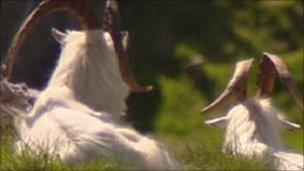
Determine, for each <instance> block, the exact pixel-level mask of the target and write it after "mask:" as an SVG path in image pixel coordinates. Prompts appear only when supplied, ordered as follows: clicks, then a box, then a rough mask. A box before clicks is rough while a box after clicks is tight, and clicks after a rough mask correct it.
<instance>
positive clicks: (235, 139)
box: [206, 99, 304, 170]
mask: <svg viewBox="0 0 304 171" xmlns="http://www.w3.org/2000/svg"><path fill="white" fill-rule="evenodd" d="M206 123H207V124H209V125H222V126H224V127H226V136H225V143H224V145H223V151H225V152H226V153H231V154H233V155H241V156H245V157H249V158H253V157H258V158H261V157H265V158H267V159H268V162H269V163H270V164H271V165H272V167H274V168H275V169H277V170H303V162H304V159H303V155H299V154H294V153H292V152H289V151H288V150H286V149H285V147H284V146H283V145H282V141H281V137H280V130H282V129H295V128H299V127H300V126H299V125H297V124H294V123H291V122H288V121H287V120H285V119H284V118H283V117H282V116H281V115H280V114H279V112H278V111H277V110H276V109H274V108H273V107H272V105H271V103H270V101H269V100H268V99H251V100H247V101H245V102H244V103H242V104H239V105H236V106H235V107H233V108H232V109H231V110H230V111H229V112H228V114H227V115H226V116H224V117H222V118H217V119H213V120H209V121H206Z"/></svg>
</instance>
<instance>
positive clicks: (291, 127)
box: [283, 120, 301, 131]
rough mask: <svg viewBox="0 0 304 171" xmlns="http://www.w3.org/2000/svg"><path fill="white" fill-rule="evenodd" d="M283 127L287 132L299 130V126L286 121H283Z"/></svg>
mask: <svg viewBox="0 0 304 171" xmlns="http://www.w3.org/2000/svg"><path fill="white" fill-rule="evenodd" d="M283 127H284V129H287V130H290V131H292V130H297V129H300V128H301V126H300V125H299V124H296V123H293V122H289V121H287V120H283Z"/></svg>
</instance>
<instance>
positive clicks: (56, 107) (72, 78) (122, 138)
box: [16, 30, 175, 170]
mask: <svg viewBox="0 0 304 171" xmlns="http://www.w3.org/2000/svg"><path fill="white" fill-rule="evenodd" d="M60 42H61V44H62V46H63V50H62V53H61V56H60V59H59V62H58V65H57V67H56V68H55V71H54V74H53V75H52V77H51V79H50V81H49V84H48V86H47V87H46V89H45V90H44V91H42V92H41V94H40V96H39V98H38V99H37V101H36V103H35V105H34V107H33V110H32V111H31V112H30V113H29V114H28V115H27V116H25V118H23V119H20V120H18V121H17V122H18V123H17V124H16V127H17V128H18V130H19V134H20V138H21V140H20V141H18V142H17V143H16V145H17V147H18V148H17V149H18V150H19V151H21V150H22V149H24V148H29V149H30V150H32V151H33V152H34V153H39V152H41V151H44V152H47V153H49V154H53V155H56V156H57V155H58V156H59V157H60V158H61V159H62V160H63V161H66V162H71V163H75V162H79V161H85V160H89V159H91V158H92V157H94V156H99V155H102V156H117V157H118V158H119V159H121V160H122V161H124V162H133V163H134V164H135V166H136V167H137V168H138V169H160V170H167V169H174V168H175V164H174V162H173V160H172V159H171V157H170V156H169V155H168V153H167V152H166V150H165V149H164V148H163V147H162V146H161V145H160V144H159V143H158V142H156V141H155V140H153V139H151V138H149V137H146V136H143V135H141V134H139V133H138V132H136V131H135V130H134V129H132V128H130V127H128V126H127V125H126V124H123V123H119V122H118V116H119V115H120V114H121V113H123V112H124V111H125V109H126V104H125V98H126V97H127V95H128V92H129V88H128V86H127V85H126V84H125V83H124V81H123V80H122V78H121V75H120V72H119V67H118V61H117V57H116V55H115V52H114V49H113V44H112V41H111V38H110V35H109V34H108V33H104V32H102V30H95V31H86V32H76V31H69V32H68V33H67V35H66V37H65V38H64V39H62V40H60ZM97 111H98V112H97Z"/></svg>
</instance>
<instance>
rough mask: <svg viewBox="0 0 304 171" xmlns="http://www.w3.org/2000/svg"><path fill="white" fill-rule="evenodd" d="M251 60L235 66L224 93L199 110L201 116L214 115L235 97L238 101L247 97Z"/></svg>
mask: <svg viewBox="0 0 304 171" xmlns="http://www.w3.org/2000/svg"><path fill="white" fill-rule="evenodd" d="M252 63H253V59H248V60H243V61H240V62H238V63H237V64H236V68H235V71H234V74H233V76H232V79H231V80H230V81H229V83H228V85H227V87H226V89H225V90H224V92H223V93H222V94H221V95H220V96H219V97H218V98H217V99H216V100H215V101H214V102H213V103H211V104H210V105H209V106H207V107H205V108H204V109H202V110H201V113H202V114H208V113H214V112H215V111H216V110H218V109H220V108H221V107H223V106H224V105H225V104H226V103H227V102H228V101H229V99H230V98H231V97H232V96H233V95H235V96H236V98H237V100H238V101H242V100H244V99H246V97H247V78H248V73H249V71H250V68H251V66H252Z"/></svg>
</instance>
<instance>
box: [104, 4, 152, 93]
mask: <svg viewBox="0 0 304 171" xmlns="http://www.w3.org/2000/svg"><path fill="white" fill-rule="evenodd" d="M103 29H104V31H107V32H109V33H110V35H111V37H112V40H113V42H114V48H115V51H116V53H117V56H118V60H119V68H120V72H121V76H122V78H123V80H124V81H125V82H126V83H127V84H128V85H129V87H130V88H131V91H133V92H139V93H140V92H149V91H151V90H152V89H153V87H152V86H147V87H141V86H140V85H139V84H138V83H137V82H136V80H135V78H134V76H133V75H132V72H131V71H130V68H129V66H130V65H129V61H128V57H127V55H126V52H125V49H124V47H123V41H122V34H121V26H120V20H119V8H118V5H117V3H116V2H115V1H114V0H108V1H107V5H106V10H105V16H104V23H103Z"/></svg>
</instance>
